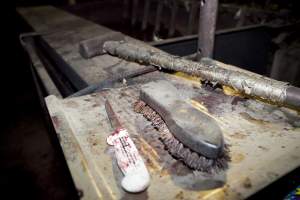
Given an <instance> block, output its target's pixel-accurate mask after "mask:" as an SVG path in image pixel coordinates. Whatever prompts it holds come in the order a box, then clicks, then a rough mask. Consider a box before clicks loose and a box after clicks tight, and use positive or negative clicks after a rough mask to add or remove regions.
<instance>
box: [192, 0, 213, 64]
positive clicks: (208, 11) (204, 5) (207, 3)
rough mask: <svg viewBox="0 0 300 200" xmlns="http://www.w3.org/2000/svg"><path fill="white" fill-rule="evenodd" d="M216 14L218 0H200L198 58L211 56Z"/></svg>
mask: <svg viewBox="0 0 300 200" xmlns="http://www.w3.org/2000/svg"><path fill="white" fill-rule="evenodd" d="M217 14H218V0H202V1H201V2H200V15H199V29H198V52H197V59H198V60H200V59H201V58H202V57H209V58H212V57H213V50H214V43H215V29H216V21H217Z"/></svg>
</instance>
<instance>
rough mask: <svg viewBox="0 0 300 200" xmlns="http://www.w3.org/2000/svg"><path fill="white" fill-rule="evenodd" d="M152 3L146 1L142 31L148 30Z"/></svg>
mask: <svg viewBox="0 0 300 200" xmlns="http://www.w3.org/2000/svg"><path fill="white" fill-rule="evenodd" d="M150 1H151V0H146V2H145V6H144V16H143V23H142V30H143V31H144V30H146V28H147V23H148V16H149V10H150Z"/></svg>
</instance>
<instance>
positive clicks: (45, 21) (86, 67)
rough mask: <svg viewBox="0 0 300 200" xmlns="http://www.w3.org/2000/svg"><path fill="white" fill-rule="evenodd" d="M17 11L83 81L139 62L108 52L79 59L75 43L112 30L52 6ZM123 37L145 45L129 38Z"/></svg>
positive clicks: (94, 80) (132, 67) (95, 80)
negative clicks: (90, 57) (128, 60)
mask: <svg viewBox="0 0 300 200" xmlns="http://www.w3.org/2000/svg"><path fill="white" fill-rule="evenodd" d="M17 12H18V13H19V14H20V15H21V16H22V17H23V18H24V20H25V21H26V22H27V23H28V24H29V25H30V26H31V27H32V28H33V30H34V31H36V32H41V33H43V35H42V36H41V37H42V39H43V40H44V41H45V42H46V43H47V45H49V46H50V47H51V48H52V49H53V50H54V51H55V52H56V53H57V54H58V55H59V56H61V57H62V59H63V60H64V61H65V62H66V63H67V64H68V65H69V66H70V67H71V70H74V71H75V72H76V74H78V76H79V77H80V78H81V79H82V80H83V81H84V82H86V83H87V84H94V83H98V82H100V81H101V80H104V79H106V78H108V77H110V76H111V75H113V74H114V73H117V72H118V73H121V72H125V71H130V70H135V69H138V68H140V65H138V64H135V63H130V62H126V61H122V60H120V59H118V58H114V57H112V56H109V55H102V56H96V57H94V58H92V59H83V58H82V56H81V55H80V53H79V43H80V42H81V41H84V40H87V39H91V38H94V37H97V36H100V35H103V34H109V33H113V32H114V31H112V30H110V29H108V28H106V27H103V26H100V25H98V24H95V23H93V22H90V21H88V20H85V19H83V18H80V17H78V16H75V15H72V14H70V13H68V12H65V11H63V10H61V9H58V8H55V7H53V6H38V7H26V8H17ZM124 37H125V39H126V40H128V41H131V42H134V43H139V44H141V45H145V44H144V43H142V42H140V41H137V40H135V39H133V38H130V37H127V36H124Z"/></svg>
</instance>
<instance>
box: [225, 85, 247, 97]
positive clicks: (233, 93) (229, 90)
mask: <svg viewBox="0 0 300 200" xmlns="http://www.w3.org/2000/svg"><path fill="white" fill-rule="evenodd" d="M222 88H223V92H224V94H226V95H229V96H240V97H244V95H243V94H242V93H240V92H239V91H237V90H235V89H234V88H232V87H230V86H227V85H222Z"/></svg>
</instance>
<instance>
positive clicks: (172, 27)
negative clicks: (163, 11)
mask: <svg viewBox="0 0 300 200" xmlns="http://www.w3.org/2000/svg"><path fill="white" fill-rule="evenodd" d="M172 4H173V5H171V10H172V11H171V24H170V28H169V32H168V37H172V36H173V35H174V32H175V25H176V24H175V23H176V14H177V10H178V4H177V1H172Z"/></svg>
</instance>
